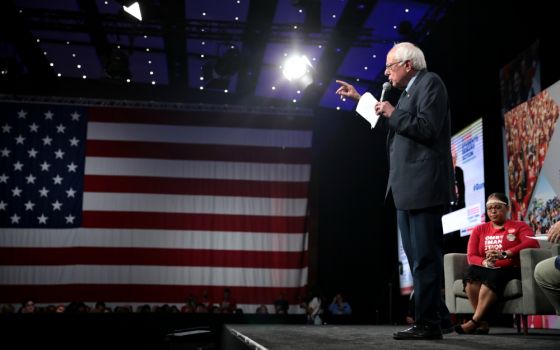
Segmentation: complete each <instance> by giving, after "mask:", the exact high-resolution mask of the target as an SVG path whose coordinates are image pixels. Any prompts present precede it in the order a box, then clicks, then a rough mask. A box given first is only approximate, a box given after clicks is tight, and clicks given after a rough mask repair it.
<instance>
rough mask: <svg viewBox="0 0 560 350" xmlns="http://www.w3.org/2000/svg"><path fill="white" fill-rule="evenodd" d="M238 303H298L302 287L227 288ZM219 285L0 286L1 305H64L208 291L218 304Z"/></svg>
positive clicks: (165, 298)
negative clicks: (281, 298) (24, 302)
mask: <svg viewBox="0 0 560 350" xmlns="http://www.w3.org/2000/svg"><path fill="white" fill-rule="evenodd" d="M227 288H229V289H230V290H231V296H232V298H233V299H235V301H236V302H237V303H238V304H271V303H273V302H274V300H276V299H278V296H279V295H280V293H284V295H285V298H286V299H287V300H288V302H289V303H290V304H299V303H300V302H301V296H302V295H304V293H305V287H294V288H272V287H229V286H228V287H227ZM223 290H224V287H223V286H176V285H169V286H162V285H142V284H134V285H130V284H110V285H109V284H107V285H104V284H101V285H100V284H70V285H68V284H66V285H14V286H5V285H4V286H0V295H1V296H2V302H3V303H21V302H22V300H33V301H35V302H36V303H58V302H64V303H68V302H71V301H76V300H80V301H84V302H97V301H100V300H101V301H104V302H109V303H116V302H123V303H138V302H139V303H144V302H146V303H183V302H185V299H186V298H187V297H189V295H194V296H195V297H196V298H200V296H201V295H202V294H203V292H204V291H207V292H208V295H209V298H210V301H211V302H212V303H213V304H214V303H218V302H219V301H220V300H221V297H222V295H223Z"/></svg>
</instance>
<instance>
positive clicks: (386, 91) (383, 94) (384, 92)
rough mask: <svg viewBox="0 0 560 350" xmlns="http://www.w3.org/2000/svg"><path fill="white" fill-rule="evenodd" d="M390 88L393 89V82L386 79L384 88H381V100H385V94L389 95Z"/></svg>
mask: <svg viewBox="0 0 560 350" xmlns="http://www.w3.org/2000/svg"><path fill="white" fill-rule="evenodd" d="M389 90H391V83H389V82H388V81H386V82H384V83H383V90H381V98H380V99H379V102H383V101H384V100H385V95H387V93H388V92H389Z"/></svg>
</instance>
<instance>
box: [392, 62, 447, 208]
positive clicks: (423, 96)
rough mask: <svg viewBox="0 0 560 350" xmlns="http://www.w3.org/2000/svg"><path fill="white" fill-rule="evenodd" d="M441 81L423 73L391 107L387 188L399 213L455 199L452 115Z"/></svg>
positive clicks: (445, 203)
mask: <svg viewBox="0 0 560 350" xmlns="http://www.w3.org/2000/svg"><path fill="white" fill-rule="evenodd" d="M450 114H451V113H450V109H449V101H448V96H447V89H446V88H445V85H444V84H443V82H442V80H441V78H440V77H439V76H438V75H437V74H435V73H431V72H428V71H426V70H422V71H420V72H418V74H417V76H416V80H415V81H414V82H413V84H412V86H410V88H409V89H408V91H407V92H405V93H404V94H403V95H402V96H401V98H400V99H399V102H398V103H397V105H396V109H395V111H394V112H393V114H391V117H390V118H381V120H383V123H382V124H383V125H384V126H385V127H386V128H388V129H389V134H388V135H387V148H388V153H389V183H388V184H387V195H389V193H390V192H391V191H392V193H393V198H394V201H395V206H396V208H397V209H400V210H411V209H422V208H428V207H433V206H437V205H444V206H447V205H449V203H450V202H452V201H454V199H455V191H454V183H455V180H454V175H453V163H452V159H451V130H450V129H451V126H450V124H451V120H450V119H451V115H450Z"/></svg>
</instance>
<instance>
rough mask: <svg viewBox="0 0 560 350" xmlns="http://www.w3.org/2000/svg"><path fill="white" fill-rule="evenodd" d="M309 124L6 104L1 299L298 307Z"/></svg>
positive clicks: (0, 187) (262, 117)
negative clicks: (225, 297) (200, 300)
mask: <svg viewBox="0 0 560 350" xmlns="http://www.w3.org/2000/svg"><path fill="white" fill-rule="evenodd" d="M310 119H311V118H310V117H309V116H293V115H291V116H288V115H274V114H271V113H241V112H235V111H230V112H227V111H224V112H203V111H190V112H184V111H173V110H154V109H132V108H107V107H85V106H73V105H44V104H21V103H9V102H5V103H1V104H0V127H1V133H0V135H1V138H0V162H1V165H0V227H1V228H0V303H20V302H22V301H23V300H27V299H33V300H35V301H36V302H38V303H44V304H47V303H49V304H50V303H65V302H70V301H75V300H81V301H85V302H94V301H105V302H107V303H110V304H111V303H112V304H131V305H134V304H145V303H148V304H163V303H168V304H169V303H171V304H180V303H182V302H184V300H185V299H186V298H187V297H188V296H189V295H191V294H192V295H195V296H200V295H202V293H203V292H204V291H207V292H208V294H209V296H210V298H211V300H214V301H216V302H218V301H219V300H220V298H221V296H222V294H223V289H224V288H226V287H227V288H229V289H230V290H231V292H232V296H233V298H234V299H235V300H236V301H237V303H238V306H239V307H241V308H242V309H244V310H245V311H246V312H252V311H254V310H255V308H256V307H257V306H258V305H260V304H271V303H272V302H273V301H274V300H275V299H277V297H278V296H279V295H280V293H284V295H285V296H286V297H287V298H288V299H289V301H290V303H291V304H294V305H295V304H296V303H297V300H298V296H300V295H301V294H302V293H303V292H304V288H305V286H306V283H307V233H306V232H307V204H308V199H307V198H308V184H309V179H310V171H311V165H310V162H311V161H310V159H311V156H310V149H311V138H312V131H311V121H310Z"/></svg>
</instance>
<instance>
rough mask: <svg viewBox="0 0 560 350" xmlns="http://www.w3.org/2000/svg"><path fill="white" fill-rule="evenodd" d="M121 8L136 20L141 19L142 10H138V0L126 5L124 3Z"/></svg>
mask: <svg viewBox="0 0 560 350" xmlns="http://www.w3.org/2000/svg"><path fill="white" fill-rule="evenodd" d="M123 10H124V11H125V12H126V13H128V14H129V15H131V16H133V17H134V18H136V19H137V20H139V21H142V12H141V11H140V4H139V3H138V1H136V2H134V3H133V4H132V5H130V6H128V7H127V6H126V5H123Z"/></svg>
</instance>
